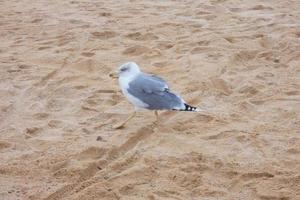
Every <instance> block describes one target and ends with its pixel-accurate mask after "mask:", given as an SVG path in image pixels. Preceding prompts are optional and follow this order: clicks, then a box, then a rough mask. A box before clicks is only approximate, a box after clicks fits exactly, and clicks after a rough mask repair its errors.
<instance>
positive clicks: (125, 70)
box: [118, 62, 141, 78]
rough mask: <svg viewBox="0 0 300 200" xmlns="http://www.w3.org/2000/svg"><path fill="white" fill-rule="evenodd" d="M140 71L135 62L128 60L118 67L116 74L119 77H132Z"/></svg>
mask: <svg viewBox="0 0 300 200" xmlns="http://www.w3.org/2000/svg"><path fill="white" fill-rule="evenodd" d="M140 72H141V70H140V68H139V66H138V65H137V64H136V63H135V62H128V63H125V64H123V65H121V66H120V67H119V70H118V75H119V77H120V78H122V77H123V78H125V77H128V78H129V77H134V76H136V75H138V74H139V73H140Z"/></svg>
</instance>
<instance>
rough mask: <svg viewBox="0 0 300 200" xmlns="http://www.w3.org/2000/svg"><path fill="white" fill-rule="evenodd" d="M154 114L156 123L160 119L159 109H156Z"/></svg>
mask: <svg viewBox="0 0 300 200" xmlns="http://www.w3.org/2000/svg"><path fill="white" fill-rule="evenodd" d="M154 114H155V117H156V123H157V122H158V120H159V117H158V111H157V110H155V111H154Z"/></svg>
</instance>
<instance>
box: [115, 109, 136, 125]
mask: <svg viewBox="0 0 300 200" xmlns="http://www.w3.org/2000/svg"><path fill="white" fill-rule="evenodd" d="M135 115H136V111H134V112H133V113H132V114H131V115H130V116H129V117H128V118H127V119H126V120H125V121H124V122H122V123H120V124H117V125H115V126H113V128H114V129H119V128H123V127H124V126H125V124H126V123H127V122H129V121H130V120H131V119H132V118H134V116H135Z"/></svg>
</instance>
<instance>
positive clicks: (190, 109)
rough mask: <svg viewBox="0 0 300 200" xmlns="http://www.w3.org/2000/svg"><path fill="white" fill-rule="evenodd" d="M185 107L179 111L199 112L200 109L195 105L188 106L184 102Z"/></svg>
mask: <svg viewBox="0 0 300 200" xmlns="http://www.w3.org/2000/svg"><path fill="white" fill-rule="evenodd" d="M184 106H185V108H184V109H181V110H180V111H192V112H199V111H201V110H199V109H197V108H196V107H193V106H190V105H188V104H186V103H185V104H184Z"/></svg>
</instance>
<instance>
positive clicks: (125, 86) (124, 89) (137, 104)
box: [119, 76, 149, 108]
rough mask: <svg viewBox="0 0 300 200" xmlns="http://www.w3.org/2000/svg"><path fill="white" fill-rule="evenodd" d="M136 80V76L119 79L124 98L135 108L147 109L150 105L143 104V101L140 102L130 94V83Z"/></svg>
mask: <svg viewBox="0 0 300 200" xmlns="http://www.w3.org/2000/svg"><path fill="white" fill-rule="evenodd" d="M134 78H135V76H130V77H128V76H125V77H119V85H120V87H121V90H122V92H123V94H124V96H125V97H126V98H127V99H128V101H129V102H130V103H132V104H133V105H134V106H135V107H138V108H147V107H149V105H148V104H146V103H144V102H142V101H141V100H139V99H138V98H136V97H135V96H133V95H131V94H130V93H129V92H128V88H129V83H130V82H131V81H132V80H133V79H134Z"/></svg>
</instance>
